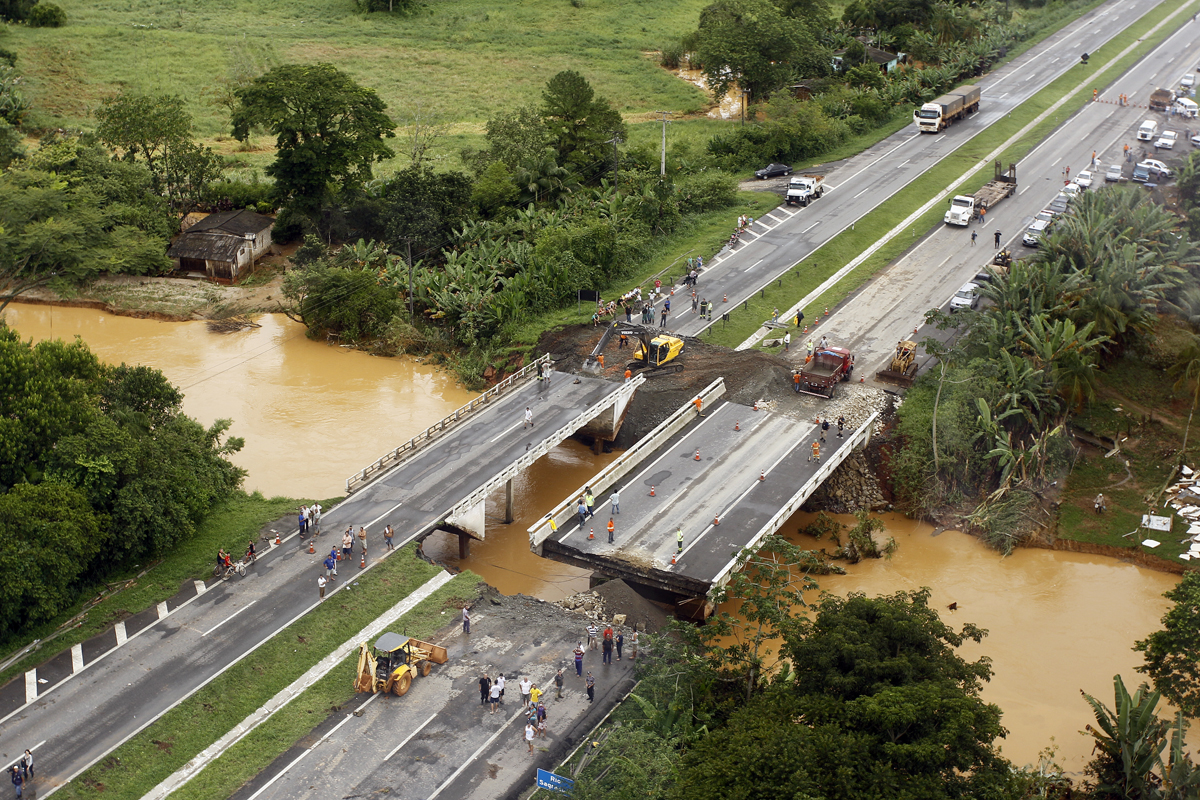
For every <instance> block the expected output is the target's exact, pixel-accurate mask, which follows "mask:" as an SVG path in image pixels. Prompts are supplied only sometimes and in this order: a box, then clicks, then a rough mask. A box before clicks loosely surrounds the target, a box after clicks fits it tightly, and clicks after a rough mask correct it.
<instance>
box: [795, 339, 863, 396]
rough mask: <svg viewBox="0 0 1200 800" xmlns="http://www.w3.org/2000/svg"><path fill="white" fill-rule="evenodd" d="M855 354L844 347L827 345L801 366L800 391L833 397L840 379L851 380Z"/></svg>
mask: <svg viewBox="0 0 1200 800" xmlns="http://www.w3.org/2000/svg"><path fill="white" fill-rule="evenodd" d="M853 371H854V354H853V353H851V352H850V351H849V350H847V349H846V348H844V347H825V348H822V349H820V350H818V351H817V352H816V353H814V354H813V356H812V358H811V359H809V360H808V362H807V363H805V364H804V366H802V367H800V370H799V374H800V391H802V392H804V393H805V394H814V395H817V396H818V397H833V390H834V389H836V388H837V385H838V381H848V380H850V373H851V372H853Z"/></svg>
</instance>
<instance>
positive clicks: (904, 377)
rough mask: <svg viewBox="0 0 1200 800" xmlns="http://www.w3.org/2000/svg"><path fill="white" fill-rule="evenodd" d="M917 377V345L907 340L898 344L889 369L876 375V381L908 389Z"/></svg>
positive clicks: (882, 370)
mask: <svg viewBox="0 0 1200 800" xmlns="http://www.w3.org/2000/svg"><path fill="white" fill-rule="evenodd" d="M916 377H917V343H916V342H913V341H910V340H907V339H905V340H904V341H900V342H896V352H895V354H894V355H893V356H892V363H891V364H890V365H889V366H888V368H887V369H881V370H879V372H876V373H875V380H877V381H882V382H884V383H893V384H895V385H897V386H903V387H905V388H908V387H909V386H912V385H913V380H915V379H916Z"/></svg>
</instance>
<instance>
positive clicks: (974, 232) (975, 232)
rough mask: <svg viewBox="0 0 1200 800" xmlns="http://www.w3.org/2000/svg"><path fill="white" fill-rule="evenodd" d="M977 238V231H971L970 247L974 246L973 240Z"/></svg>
mask: <svg viewBox="0 0 1200 800" xmlns="http://www.w3.org/2000/svg"><path fill="white" fill-rule="evenodd" d="M977 238H979V231H971V247H974V246H975V240H976V239H977Z"/></svg>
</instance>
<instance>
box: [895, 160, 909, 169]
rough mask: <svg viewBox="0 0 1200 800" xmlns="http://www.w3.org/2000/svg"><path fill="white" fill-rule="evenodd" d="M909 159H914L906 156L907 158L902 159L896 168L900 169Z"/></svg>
mask: <svg viewBox="0 0 1200 800" xmlns="http://www.w3.org/2000/svg"><path fill="white" fill-rule="evenodd" d="M909 161H912V159H911V158H906V159H904V160H903V161H901V162H900V163H899V164H897V165H896V169H900V168H901V167H903V166H904V165H905V164H907V163H908V162H909Z"/></svg>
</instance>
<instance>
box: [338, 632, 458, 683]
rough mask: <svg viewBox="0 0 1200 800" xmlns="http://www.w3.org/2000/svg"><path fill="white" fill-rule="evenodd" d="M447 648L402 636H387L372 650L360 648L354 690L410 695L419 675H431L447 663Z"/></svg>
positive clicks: (380, 638) (362, 645)
mask: <svg viewBox="0 0 1200 800" xmlns="http://www.w3.org/2000/svg"><path fill="white" fill-rule="evenodd" d="M447 658H448V655H447V653H446V648H444V647H442V646H440V645H436V644H430V643H429V642H422V641H421V640H419V639H413V638H411V637H408V636H401V635H400V634H398V633H391V632H388V633H385V634H383V635H382V636H380V637H379V639H378V640H377V641H376V642H375V646H374V647H371V646H370V645H369V644H367V643H366V642H363V643H362V644H360V645H359V646H358V673H357V674H356V675H355V677H354V691H356V692H370V693H371V694H378V693H379V692H383V693H385V694H386V693H388V692H391V693H392V694H394V695H396V696H397V697H400V696H401V695H403V694H405V693H406V692H408V689H409V687H410V686H412V682H413V680H415V679H416V677H417V675H418V673H419V674H421V675H428V674H429V671H430V670H431V669H432V668H433V665H434V664H445V663H446V660H447Z"/></svg>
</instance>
